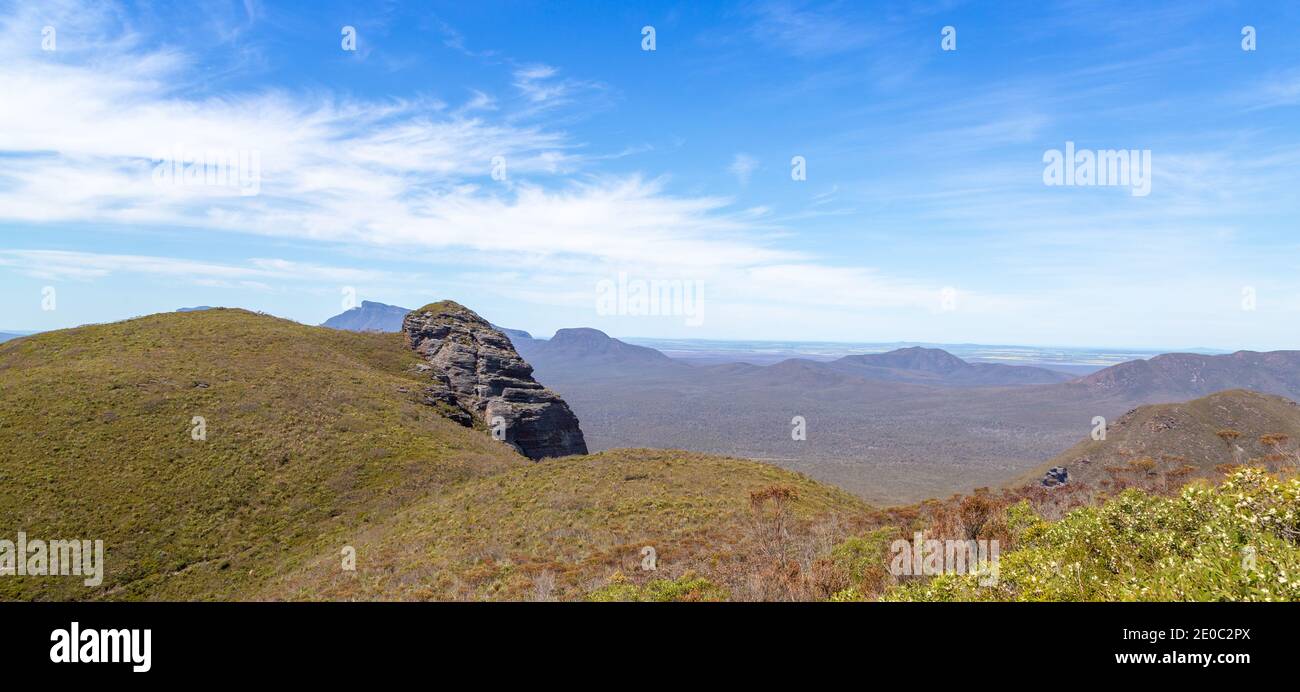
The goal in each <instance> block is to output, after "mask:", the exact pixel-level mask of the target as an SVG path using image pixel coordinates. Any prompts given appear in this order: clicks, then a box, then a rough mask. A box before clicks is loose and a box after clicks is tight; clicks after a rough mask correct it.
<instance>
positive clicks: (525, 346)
mask: <svg viewBox="0 0 1300 692" xmlns="http://www.w3.org/2000/svg"><path fill="white" fill-rule="evenodd" d="M502 331H506V332H507V334H509V333H510V331H514V330H509V331H507V330H502ZM523 333H524V334H526V332H523ZM511 340H512V341H513V342H514V344H515V348H516V349H517V350H518V351H519V354H520V355H521V356H523V357H524V358H525V359H526V360H527V361H528V362H529V363H532V365H533V367H534V368H535V369H536V370H537V372H538V373H539V375H538V376H539V378H541V379H542V381H546V378H547V377H548V376H554V375H557V374H564V375H566V376H569V375H574V376H585V377H598V376H615V377H622V376H638V377H639V376H644V375H646V374H647V373H651V372H653V373H659V372H661V371H663V370H674V371H675V370H683V371H693V370H695V368H693V367H691V366H689V365H686V364H684V363H679V362H677V361H675V360H673V359H672V358H669V357H668V356H665V355H664V354H662V353H660V352H659V351H656V350H654V349H653V348H647V347H645V346H634V345H632V344H629V343H627V342H624V341H619V340H618V339H614V338H612V337H610V336H609V335H608V334H606V333H605V332H602V331H600V330H599V329H590V328H587V327H580V328H576V329H561V330H559V331H557V332H555V335H554V336H552V337H551V338H549V339H533V338H522V339H516V338H514V337H513V336H512V337H511Z"/></svg>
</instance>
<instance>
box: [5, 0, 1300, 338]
mask: <svg viewBox="0 0 1300 692" xmlns="http://www.w3.org/2000/svg"><path fill="white" fill-rule="evenodd" d="M306 7H307V6H306V5H301V4H299V3H284V4H280V3H276V4H264V3H261V2H255V1H252V0H249V1H248V2H229V3H223V2H213V3H207V4H204V5H203V6H202V8H203V10H202V11H197V12H196V11H191V10H190V9H189V8H186V7H152V6H149V7H144V6H139V5H136V4H133V3H122V4H116V3H107V4H89V3H81V2H77V1H76V0H58V1H55V2H49V3H42V5H41V6H40V7H35V6H30V5H28V4H25V3H18V2H0V86H3V88H4V91H5V92H6V93H12V94H21V95H23V97H22V98H15V99H10V101H9V102H8V103H7V104H6V107H5V108H4V109H3V111H2V112H0V157H2V159H3V160H4V161H5V162H6V164H7V165H6V172H5V175H4V176H2V177H0V291H3V292H4V293H5V294H6V295H7V296H9V297H10V299H9V300H7V301H6V308H5V314H4V315H0V324H5V325H8V326H10V327H11V328H15V329H17V328H22V329H24V330H48V329H51V328H54V327H60V326H71V325H74V324H83V323H88V322H96V321H105V320H111V319H118V318H121V317H125V316H129V315H136V314H147V313H151V312H158V311H164V310H170V309H175V307H177V306H180V305H196V304H229V305H241V306H245V307H247V308H249V309H253V310H260V311H265V312H268V313H271V314H276V315H283V316H288V317H291V318H293V319H296V320H299V321H302V322H304V323H307V324H317V323H319V322H321V321H323V320H324V319H326V318H328V317H330V316H331V315H333V314H336V313H338V312H341V311H342V306H343V305H344V304H345V302H346V301H348V300H353V301H356V302H359V301H361V300H367V299H369V300H377V301H380V302H384V303H390V304H397V305H417V304H422V303H421V301H424V300H427V299H428V298H429V297H436V298H449V299H452V300H456V301H458V302H460V303H462V304H465V305H467V306H471V307H473V309H475V310H476V311H478V312H480V313H481V314H484V315H490V316H491V317H492V319H493V320H494V321H497V322H498V323H501V324H508V325H511V326H514V327H517V328H520V329H526V330H529V331H538V332H546V331H549V330H553V329H555V328H559V327H563V326H569V325H587V326H592V327H596V328H599V329H601V330H603V331H605V332H607V333H610V334H621V335H626V334H637V335H642V336H645V337H649V338H702V339H717V338H722V339H755V340H779V339H784V338H790V337H791V336H792V335H799V337H800V338H806V339H810V340H821V341H836V342H886V341H892V340H896V339H908V340H912V341H918V342H929V343H980V344H999V343H1002V344H1005V343H1013V344H1060V343H1066V344H1080V345H1089V344H1099V345H1100V344H1107V345H1111V346H1107V347H1116V346H1115V345H1124V346H1123V347H1127V348H1143V349H1151V350H1159V349H1161V348H1164V347H1166V346H1167V345H1168V344H1175V345H1181V344H1195V345H1197V346H1199V347H1203V348H1213V349H1221V350H1229V351H1230V350H1237V349H1252V350H1273V349H1283V348H1288V347H1293V346H1294V345H1295V344H1294V341H1293V339H1294V336H1293V334H1294V328H1293V327H1292V325H1293V324H1294V323H1295V321H1296V318H1297V316H1298V315H1300V279H1297V277H1296V274H1295V272H1294V267H1293V264H1294V262H1293V258H1294V257H1296V256H1297V254H1298V251H1300V241H1298V240H1297V239H1296V238H1295V236H1294V233H1293V232H1292V229H1293V226H1294V219H1295V218H1296V216H1297V213H1298V212H1300V200H1297V197H1296V196H1295V195H1294V194H1293V192H1294V190H1293V188H1294V183H1295V175H1294V171H1295V170H1296V166H1297V164H1300V119H1298V118H1296V117H1295V116H1296V108H1297V106H1300V88H1298V87H1300V71H1298V70H1297V69H1296V67H1295V66H1296V65H1297V64H1300V45H1297V44H1296V43H1295V42H1294V41H1288V40H1286V37H1287V36H1288V35H1289V34H1288V31H1289V30H1290V28H1291V27H1294V26H1297V25H1300V7H1298V6H1295V5H1293V4H1268V3H1260V4H1257V5H1250V6H1246V7H1243V6H1242V5H1240V4H1239V3H1227V2H1222V3H1221V2H1212V3H1204V4H1199V3H1198V4H1196V5H1195V6H1190V5H1187V4H1185V3H1173V2H1165V3H1155V4H1150V5H1146V6H1144V7H1142V8H1133V7H1131V6H1130V5H1129V4H1127V3H1118V2H1114V3H1095V4H1089V5H1088V6H1087V7H1086V8H1085V7H1083V6H1080V5H1079V4H1078V3H1074V2H1046V3H1041V4H1035V5H1033V6H1026V7H1009V6H1008V7H1004V6H1001V5H998V4H992V5H990V4H982V5H981V4H971V3H961V2H933V3H929V2H926V3H913V2H906V3H886V4H884V5H879V6H874V7H871V6H857V5H852V4H830V5H818V4H799V3H786V2H777V1H771V2H768V1H759V2H752V3H744V4H741V5H737V6H734V7H722V6H714V5H704V6H682V5H678V4H676V3H670V2H665V3H648V4H646V5H644V6H640V7H629V6H604V7H594V8H588V7H583V8H578V7H571V6H564V7H556V8H542V7H538V6H520V5H518V4H514V3H512V4H509V5H501V4H498V3H493V2H485V3H473V4H470V5H457V6H446V7H436V8H426V7H413V8H412V7H402V6H399V5H391V6H386V7H383V8H378V9H373V10H371V9H368V10H365V11H359V10H357V9H355V8H353V7H352V6H351V5H350V4H349V3H344V2H325V3H312V4H311V5H310V10H311V11H310V12H307V11H303V9H304V8H306ZM503 12H505V13H507V14H509V15H510V16H511V18H512V21H510V22H504V23H503V22H502V21H501V17H502V14H503ZM554 26H565V27H566V32H567V33H570V34H572V35H575V36H582V37H583V40H580V41H571V40H567V39H561V38H560V37H558V36H556V35H553V32H552V31H551V30H550V29H545V28H535V27H554ZM56 27H57V31H52V30H53V29H55V28H56ZM1247 27H1248V28H1249V31H1250V32H1251V36H1250V41H1251V43H1250V44H1249V48H1247V42H1246V39H1245V38H1243V36H1244V33H1243V32H1245V31H1246V30H1247V29H1246V28H1247ZM47 29H50V30H51V31H46V30H47ZM950 30H951V31H950ZM651 34H653V40H650V39H651ZM1256 34H1257V35H1256ZM56 39H57V40H56ZM1256 39H1257V42H1256ZM738 104H743V107H739V106H738ZM86 133H95V136H93V137H88V136H86ZM1062 152H1065V153H1062ZM1120 154H1123V156H1124V157H1125V158H1124V160H1126V161H1128V162H1129V164H1130V165H1129V167H1128V168H1124V166H1123V163H1118V164H1116V163H1115V161H1116V160H1117V159H1113V156H1119V155H1120ZM1066 155H1068V156H1069V158H1070V164H1071V165H1070V166H1056V162H1059V161H1061V160H1063V159H1062V157H1063V156H1066ZM1085 160H1086V161H1094V162H1096V163H1097V164H1098V168H1097V171H1096V172H1095V173H1096V175H1095V176H1085V175H1084V173H1082V172H1078V173H1076V169H1075V167H1074V164H1075V163H1076V162H1080V161H1085ZM1106 161H1110V162H1111V164H1114V165H1117V166H1119V167H1120V168H1119V169H1116V170H1122V171H1123V172H1124V173H1130V172H1131V176H1127V177H1125V176H1120V177H1117V178H1116V179H1114V180H1110V179H1107V180H1102V179H1101V176H1102V175H1103V174H1105V175H1109V174H1107V173H1106V171H1107V170H1108V169H1107V168H1106V166H1107V165H1108V164H1107V163H1106ZM1080 165H1082V164H1080ZM1054 166H1056V167H1054ZM1058 168H1059V170H1058ZM1116 175H1118V174H1116ZM1098 183H1105V184H1098ZM638 282H640V283H641V284H646V283H647V282H648V283H651V284H653V283H655V282H659V283H661V284H662V283H674V282H675V284H676V287H677V289H679V290H682V291H685V294H684V295H685V298H686V300H685V303H684V304H685V305H687V306H688V307H687V308H686V309H678V308H666V309H645V308H644V307H638V304H637V303H635V302H633V301H630V300H629V296H630V295H631V294H632V293H634V292H635V291H636V285H637V284H638ZM628 285H631V286H632V288H631V289H630V290H625V289H626V286H628ZM50 291H52V292H53V293H52V294H51V295H52V296H55V297H57V300H56V301H55V300H50V299H48V298H47V296H46V294H47V293H48V292H50ZM606 298H608V299H609V300H608V301H606V302H602V300H604V299H606ZM56 303H57V307H56V306H55V304H56ZM696 303H698V306H697V307H698V310H692V309H690V306H692V305H695V304H696ZM696 312H698V313H699V314H694V313H696ZM1098 347H1101V346H1098Z"/></svg>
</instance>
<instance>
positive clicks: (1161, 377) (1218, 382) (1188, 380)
mask: <svg viewBox="0 0 1300 692" xmlns="http://www.w3.org/2000/svg"><path fill="white" fill-rule="evenodd" d="M1071 386H1082V387H1086V388H1088V389H1092V390H1096V391H1100V392H1106V393H1108V394H1116V395H1120V396H1123V397H1125V398H1128V399H1143V400H1147V401H1159V400H1165V401H1182V400H1185V399H1189V398H1193V397H1198V396H1205V395H1207V394H1212V393H1214V392H1219V391H1223V390H1225V389H1249V390H1252V391H1256V392H1264V393H1265V394H1277V395H1280V396H1285V397H1290V398H1300V351H1267V352H1262V353H1261V352H1258V351H1237V352H1236V353H1231V354H1227V355H1217V356H1207V355H1201V354H1196V353H1166V354H1163V355H1159V356H1156V357H1154V358H1151V359H1148V360H1131V361H1128V362H1126V363H1120V364H1119V365H1112V366H1111V367H1109V368H1106V369H1104V370H1099V371H1097V372H1095V373H1093V374H1091V375H1087V376H1085V377H1082V378H1079V379H1078V380H1076V381H1075V382H1074V383H1071Z"/></svg>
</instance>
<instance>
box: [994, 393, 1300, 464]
mask: <svg viewBox="0 0 1300 692" xmlns="http://www.w3.org/2000/svg"><path fill="white" fill-rule="evenodd" d="M1297 442H1300V406H1297V404H1296V402H1294V401H1292V400H1290V399H1286V398H1283V397H1280V396H1274V395H1270V394H1260V393H1258V392H1251V391H1246V390H1242V389H1232V390H1227V391H1223V392H1217V393H1215V394H1211V395H1209V396H1205V397H1201V398H1199V399H1195V400H1192V401H1187V402H1183V403H1173V404H1151V405H1147V406H1139V407H1138V408H1136V409H1133V410H1131V411H1129V412H1128V413H1125V414H1124V415H1123V416H1121V417H1120V418H1119V419H1118V420H1115V421H1112V422H1111V423H1110V424H1109V425H1108V426H1107V429H1106V439H1105V440H1094V439H1091V438H1090V437H1089V438H1087V439H1085V440H1084V441H1083V442H1080V443H1078V444H1076V445H1075V446H1073V447H1071V448H1070V449H1068V450H1066V451H1065V452H1063V453H1061V454H1059V455H1057V456H1056V457H1053V458H1052V459H1051V460H1050V461H1047V462H1045V463H1043V464H1042V465H1041V466H1039V467H1037V468H1035V469H1034V470H1032V471H1030V472H1028V473H1026V474H1025V475H1023V476H1021V477H1020V478H1019V480H1018V481H1017V482H1018V483H1034V482H1037V481H1038V480H1039V479H1040V478H1041V477H1042V476H1043V474H1044V473H1045V472H1046V471H1047V470H1048V469H1050V468H1052V467H1063V468H1065V469H1066V470H1067V471H1068V472H1069V477H1070V482H1072V483H1095V482H1098V481H1100V480H1103V479H1106V478H1107V477H1108V474H1109V473H1110V472H1109V471H1107V469H1108V468H1122V467H1128V468H1130V469H1133V470H1141V471H1142V472H1143V473H1148V472H1149V473H1151V474H1159V473H1165V472H1169V471H1175V470H1178V469H1180V468H1182V467H1184V466H1186V467H1190V468H1189V469H1187V471H1186V474H1185V475H1190V476H1212V475H1213V474H1214V473H1215V467H1216V466H1220V465H1221V464H1244V463H1248V462H1251V461H1252V460H1255V461H1256V462H1257V463H1263V464H1266V465H1267V464H1272V465H1273V466H1274V467H1275V468H1276V467H1277V466H1278V465H1287V466H1291V465H1297V464H1300V451H1298V450H1297ZM1134 463H1137V464H1139V465H1144V466H1142V467H1141V468H1138V467H1132V466H1129V465H1131V464H1134ZM1146 466H1150V468H1149V469H1148V468H1146Z"/></svg>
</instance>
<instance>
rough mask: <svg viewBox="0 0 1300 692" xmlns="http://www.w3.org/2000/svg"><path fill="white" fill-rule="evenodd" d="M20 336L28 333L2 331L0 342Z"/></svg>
mask: <svg viewBox="0 0 1300 692" xmlns="http://www.w3.org/2000/svg"><path fill="white" fill-rule="evenodd" d="M20 336H26V334H12V333H10V332H0V343H4V342H6V341H8V340H10V339H17V338H18V337H20Z"/></svg>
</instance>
